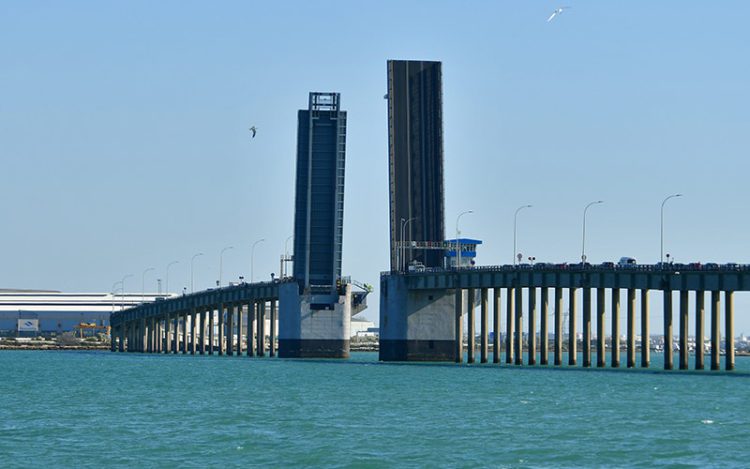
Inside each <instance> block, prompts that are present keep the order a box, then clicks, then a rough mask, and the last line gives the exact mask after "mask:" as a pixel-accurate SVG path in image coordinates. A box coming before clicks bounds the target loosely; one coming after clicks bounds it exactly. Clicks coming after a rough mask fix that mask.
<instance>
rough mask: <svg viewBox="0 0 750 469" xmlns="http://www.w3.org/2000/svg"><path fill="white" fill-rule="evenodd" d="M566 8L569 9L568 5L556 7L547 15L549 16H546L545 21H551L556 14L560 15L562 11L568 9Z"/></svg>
mask: <svg viewBox="0 0 750 469" xmlns="http://www.w3.org/2000/svg"><path fill="white" fill-rule="evenodd" d="M568 9H570V7H560V8H556V9H555V11H553V12H552V14H551V15H549V18H547V23H549V22H550V21H552V20H553V19H555V17H556V16H560V15H562V12H563V11H565V10H568Z"/></svg>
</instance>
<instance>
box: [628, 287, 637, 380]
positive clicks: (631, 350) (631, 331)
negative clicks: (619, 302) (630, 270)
mask: <svg viewBox="0 0 750 469" xmlns="http://www.w3.org/2000/svg"><path fill="white" fill-rule="evenodd" d="M634 366H635V289H633V288H628V368H633V367H634Z"/></svg>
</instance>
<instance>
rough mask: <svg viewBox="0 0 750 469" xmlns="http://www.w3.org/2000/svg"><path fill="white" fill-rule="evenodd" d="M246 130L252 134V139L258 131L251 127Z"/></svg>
mask: <svg viewBox="0 0 750 469" xmlns="http://www.w3.org/2000/svg"><path fill="white" fill-rule="evenodd" d="M248 130H249V131H250V132H252V133H253V136H252V138H255V133H256V132H257V131H258V129H256V128H255V126H252V127H250V128H249V129H248Z"/></svg>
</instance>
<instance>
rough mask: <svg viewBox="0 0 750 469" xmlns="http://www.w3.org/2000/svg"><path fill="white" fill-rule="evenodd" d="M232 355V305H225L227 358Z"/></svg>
mask: <svg viewBox="0 0 750 469" xmlns="http://www.w3.org/2000/svg"><path fill="white" fill-rule="evenodd" d="M233 355H234V305H233V304H232V303H230V304H228V305H227V356H229V357H231V356H233Z"/></svg>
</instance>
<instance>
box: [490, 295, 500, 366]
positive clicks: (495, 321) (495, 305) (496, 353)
mask: <svg viewBox="0 0 750 469" xmlns="http://www.w3.org/2000/svg"><path fill="white" fill-rule="evenodd" d="M492 293H493V295H492V328H493V330H494V331H495V335H493V336H492V363H500V331H501V329H502V328H501V327H500V289H499V288H494V289H493V292H492Z"/></svg>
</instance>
